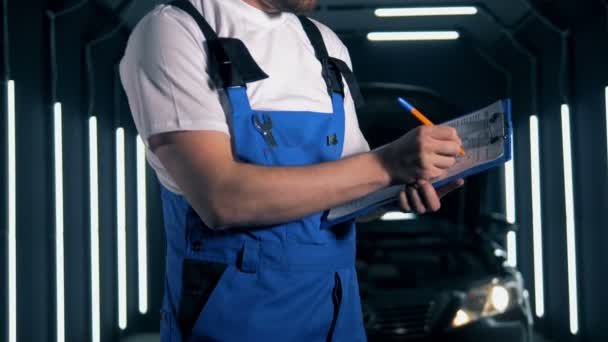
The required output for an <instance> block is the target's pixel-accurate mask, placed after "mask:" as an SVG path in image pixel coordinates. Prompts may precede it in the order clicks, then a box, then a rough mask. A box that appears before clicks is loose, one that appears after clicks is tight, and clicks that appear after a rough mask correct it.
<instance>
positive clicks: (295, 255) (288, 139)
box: [161, 0, 366, 342]
mask: <svg viewBox="0 0 608 342" xmlns="http://www.w3.org/2000/svg"><path fill="white" fill-rule="evenodd" d="M171 5H172V6H175V7H178V8H180V9H181V10H183V11H185V12H187V13H188V14H190V15H191V16H192V17H193V18H194V19H195V20H196V22H197V23H198V25H199V26H200V28H201V30H202V31H203V33H204V35H205V38H206V41H207V47H208V57H209V60H208V72H209V74H210V77H211V79H212V80H213V81H214V83H215V84H216V85H217V87H218V88H223V89H224V91H225V92H226V94H227V96H228V98H229V100H230V103H231V130H232V137H233V142H232V144H233V150H234V153H235V155H236V156H237V158H238V160H239V161H240V162H245V163H251V164H256V165H262V166H267V167H272V166H304V165H312V164H319V163H323V162H328V161H335V160H338V159H340V158H341V156H342V147H343V142H344V129H345V128H344V115H345V113H344V103H343V102H344V84H343V81H342V77H344V79H345V80H346V81H347V83H348V85H349V89H351V93H352V94H353V98H355V99H356V101H357V102H358V101H359V99H360V93H359V91H358V87H357V86H356V84H355V82H354V77H353V75H352V72H350V70H349V68H348V66H347V65H346V64H345V63H344V62H342V61H340V60H337V59H334V58H331V57H329V56H328V54H327V50H326V47H325V44H324V42H323V39H322V36H321V34H320V32H319V31H318V29H317V27H316V26H315V25H314V24H313V23H312V22H311V21H310V20H308V19H307V18H304V17H301V18H300V21H301V22H302V25H303V27H304V30H305V32H306V33H307V35H308V37H309V39H310V41H311V44H312V45H313V47H314V48H315V53H316V57H317V58H318V59H319V61H320V63H321V64H322V70H323V72H322V76H323V79H324V80H325V83H326V84H327V86H328V94H329V95H328V96H330V97H331V100H332V105H333V113H316V112H298V111H285V112H283V111H258V110H255V109H252V108H251V106H250V103H249V99H248V97H247V91H246V84H247V83H248V82H255V81H259V80H261V79H264V78H266V77H268V76H267V75H266V74H265V73H264V72H263V71H262V70H261V69H260V68H259V66H258V65H257V64H256V63H255V61H254V60H253V58H252V57H251V55H250V54H249V52H248V50H247V48H246V47H245V46H244V44H243V43H242V42H241V41H240V40H237V39H234V38H219V37H217V35H216V33H215V32H214V31H213V29H211V27H210V26H209V25H208V23H207V22H206V21H205V19H204V18H203V17H202V15H201V14H200V13H199V12H198V10H196V8H194V7H193V6H192V4H191V3H190V2H188V1H185V0H180V1H175V2H173V3H171ZM161 194H162V202H163V214H164V223H165V230H166V237H167V256H166V284H165V295H164V299H163V308H162V312H161V341H163V342H167V341H171V342H177V341H228V342H230V341H348V342H355V341H365V339H366V337H365V332H364V329H363V319H362V315H361V303H360V298H359V288H358V283H357V275H356V273H355V225H354V222H352V221H350V222H346V223H342V224H340V225H338V226H328V225H327V224H324V223H323V222H324V219H323V217H324V214H325V213H322V212H321V213H316V214H313V215H310V216H308V217H304V218H302V219H299V220H296V221H292V222H287V223H284V224H278V225H274V226H269V227H261V228H255V229H245V228H243V229H238V228H237V229H229V230H226V231H212V230H210V229H209V228H208V227H206V225H205V223H204V222H202V220H201V219H200V218H199V217H198V215H197V214H196V213H195V212H194V210H193V209H192V207H191V206H190V205H189V204H188V202H187V201H186V200H185V198H184V197H183V196H181V195H177V194H175V193H173V192H171V191H169V190H168V189H167V188H165V187H162V186H161Z"/></svg>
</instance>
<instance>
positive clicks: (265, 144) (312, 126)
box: [250, 113, 341, 166]
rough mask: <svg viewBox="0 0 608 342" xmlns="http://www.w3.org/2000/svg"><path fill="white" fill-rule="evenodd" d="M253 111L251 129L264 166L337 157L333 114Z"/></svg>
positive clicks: (319, 160) (331, 159) (337, 146)
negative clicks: (306, 114)
mask: <svg viewBox="0 0 608 342" xmlns="http://www.w3.org/2000/svg"><path fill="white" fill-rule="evenodd" d="M309 115H310V117H309V118H302V116H301V115H292V113H275V114H274V115H270V114H268V113H253V114H252V116H251V128H252V129H251V131H250V132H251V133H253V134H254V136H255V137H254V140H255V141H256V143H255V147H254V148H256V149H260V150H261V151H262V153H261V156H262V159H263V160H262V161H261V162H262V163H263V164H264V165H266V166H308V165H314V164H319V163H323V162H327V161H333V160H337V159H339V158H340V154H341V150H340V148H339V143H338V142H339V138H338V135H337V133H335V132H333V130H334V128H333V125H332V119H333V115H332V114H316V115H315V114H309Z"/></svg>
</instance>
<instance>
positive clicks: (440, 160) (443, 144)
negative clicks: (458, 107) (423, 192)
mask: <svg viewBox="0 0 608 342" xmlns="http://www.w3.org/2000/svg"><path fill="white" fill-rule="evenodd" d="M461 145H462V142H461V140H460V138H459V137H458V133H457V132H456V130H455V129H454V128H452V127H449V126H420V127H418V128H416V129H414V130H411V131H410V132H408V133H407V134H405V135H404V136H402V137H401V138H399V139H397V140H396V141H394V142H392V143H391V144H388V145H386V146H384V147H382V148H380V149H378V150H376V151H375V153H376V154H377V155H378V157H379V158H380V160H381V162H382V164H383V166H384V168H385V169H386V171H387V172H388V174H389V176H390V178H391V180H392V182H393V183H405V184H414V183H416V182H417V181H420V180H423V181H429V182H431V181H432V179H434V178H438V177H441V176H444V175H445V174H446V173H447V170H448V169H449V168H450V167H452V166H453V165H454V164H455V163H456V157H457V156H458V152H459V151H460V148H461Z"/></svg>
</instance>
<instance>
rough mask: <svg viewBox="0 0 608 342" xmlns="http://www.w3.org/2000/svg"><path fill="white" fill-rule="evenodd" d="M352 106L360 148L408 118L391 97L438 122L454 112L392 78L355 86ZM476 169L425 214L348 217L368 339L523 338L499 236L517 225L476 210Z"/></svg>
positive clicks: (529, 335) (382, 140)
mask: <svg viewBox="0 0 608 342" xmlns="http://www.w3.org/2000/svg"><path fill="white" fill-rule="evenodd" d="M361 90H362V93H363V94H364V96H365V98H366V101H367V105H366V106H365V107H364V108H363V109H362V110H360V111H359V112H358V116H359V122H360V126H361V129H362V131H363V133H364V135H365V136H366V138H367V139H368V142H369V143H370V147H371V148H372V149H373V148H376V147H379V146H382V145H384V144H386V143H388V142H390V141H392V140H394V139H396V138H398V137H399V136H401V135H402V134H404V133H405V132H406V131H407V130H408V127H409V128H412V127H415V125H417V123H416V122H415V120H413V119H412V118H410V117H409V115H407V113H406V112H404V111H403V109H401V108H399V107H398V105H397V104H396V101H395V99H396V98H397V97H398V96H402V97H404V98H407V99H408V100H410V101H411V102H413V103H414V105H415V106H417V107H419V108H425V110H426V111H428V112H432V113H433V114H432V115H433V118H437V121H438V122H441V121H444V120H447V119H450V118H451V117H450V116H452V117H453V116H455V115H454V114H457V109H455V106H451V105H449V104H448V103H447V102H446V101H444V100H443V99H442V98H441V97H440V96H439V95H438V94H436V93H435V92H433V91H431V90H428V89H424V88H421V87H415V86H408V85H398V84H377V83H376V84H364V85H362V86H361ZM484 177H486V175H483V174H481V175H478V176H474V177H472V178H470V179H467V185H466V187H465V188H464V189H462V190H459V191H456V192H455V193H453V194H450V195H449V196H448V197H446V198H445V199H444V201H442V210H441V211H440V212H438V213H435V214H430V215H422V216H418V215H414V214H406V213H400V212H389V213H387V214H385V215H383V216H382V217H381V218H380V219H375V220H371V221H369V222H360V223H359V224H358V231H357V234H358V242H357V246H358V247H357V248H358V252H357V270H358V274H359V282H360V292H361V300H362V305H363V316H364V322H365V328H366V331H367V334H368V339H369V341H492V342H501V341H505V342H506V341H509V342H517V341H522V342H524V341H525V342H531V341H533V338H534V337H533V320H532V314H531V308H530V303H529V297H528V292H527V290H526V289H525V288H524V282H523V279H522V275H521V273H520V272H519V271H518V270H517V269H515V268H513V267H510V266H509V265H508V263H507V257H506V254H507V253H506V251H505V248H504V246H505V240H506V235H507V233H508V232H509V231H515V230H516V229H517V226H516V225H514V224H510V223H508V222H507V220H506V218H505V217H504V215H501V214H500V213H492V212H490V213H482V212H481V210H480V205H479V201H480V199H481V198H482V197H481V194H482V188H483V186H484V184H485V183H484Z"/></svg>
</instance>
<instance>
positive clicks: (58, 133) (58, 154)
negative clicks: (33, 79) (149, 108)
mask: <svg viewBox="0 0 608 342" xmlns="http://www.w3.org/2000/svg"><path fill="white" fill-rule="evenodd" d="M61 116H62V108H61V103H59V102H57V103H55V106H54V124H53V127H54V145H55V263H56V265H55V270H56V271H55V282H56V283H55V287H56V289H55V291H56V300H57V303H56V305H57V313H56V314H57V342H63V341H64V340H65V322H64V317H65V309H64V264H63V134H62V128H61V125H62V118H61Z"/></svg>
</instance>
